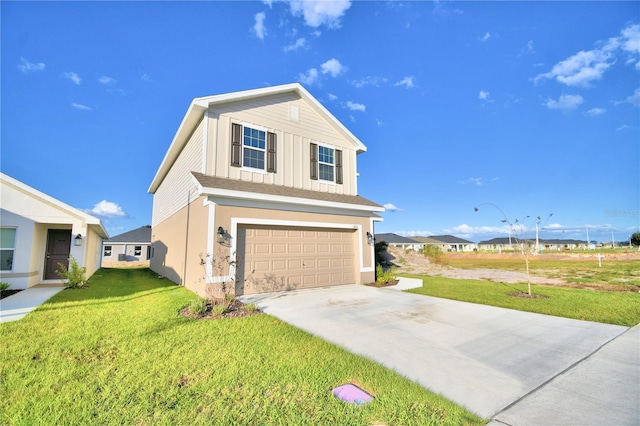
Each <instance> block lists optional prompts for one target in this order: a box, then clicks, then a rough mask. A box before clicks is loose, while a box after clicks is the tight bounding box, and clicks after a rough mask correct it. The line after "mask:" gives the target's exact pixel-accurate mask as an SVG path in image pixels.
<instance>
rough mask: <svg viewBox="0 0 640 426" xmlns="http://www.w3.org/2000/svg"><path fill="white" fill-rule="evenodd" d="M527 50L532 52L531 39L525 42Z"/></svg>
mask: <svg viewBox="0 0 640 426" xmlns="http://www.w3.org/2000/svg"><path fill="white" fill-rule="evenodd" d="M527 51H528V52H533V40H529V41H528V42H527Z"/></svg>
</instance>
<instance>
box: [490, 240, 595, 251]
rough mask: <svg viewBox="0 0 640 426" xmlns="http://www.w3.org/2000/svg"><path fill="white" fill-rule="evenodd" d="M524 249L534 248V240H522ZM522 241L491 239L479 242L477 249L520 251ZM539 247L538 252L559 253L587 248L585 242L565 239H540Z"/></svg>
mask: <svg viewBox="0 0 640 426" xmlns="http://www.w3.org/2000/svg"><path fill="white" fill-rule="evenodd" d="M524 242H525V247H528V248H535V246H536V240H535V239H531V238H528V239H526V240H524ZM521 243H522V240H520V239H517V238H515V237H511V238H493V239H491V240H486V241H480V242H479V243H478V248H479V249H480V250H485V251H503V250H517V251H519V250H522V244H521ZM538 244H539V245H540V251H541V252H544V251H545V250H549V251H561V250H574V249H586V248H588V247H589V245H588V243H587V242H586V241H581V240H567V239H542V238H540V239H539V240H538Z"/></svg>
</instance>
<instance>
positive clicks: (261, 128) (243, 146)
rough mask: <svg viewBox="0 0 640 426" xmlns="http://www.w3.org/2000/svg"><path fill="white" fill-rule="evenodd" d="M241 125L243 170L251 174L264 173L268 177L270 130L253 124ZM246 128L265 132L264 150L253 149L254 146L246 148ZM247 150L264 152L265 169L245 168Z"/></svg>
mask: <svg viewBox="0 0 640 426" xmlns="http://www.w3.org/2000/svg"><path fill="white" fill-rule="evenodd" d="M240 124H241V125H242V145H241V149H242V151H240V158H242V169H243V170H247V171H250V172H255V173H262V174H265V175H266V174H267V144H268V143H269V142H268V138H269V136H268V135H269V129H267V128H266V127H262V126H256V125H253V124H251V123H244V122H242V123H240ZM245 127H248V128H250V129H255V130H258V131H261V132H264V149H260V148H255V147H252V146H246V145H245V144H244V128H245ZM245 148H248V149H253V150H255V151H262V152H264V169H257V168H254V167H250V166H245V165H244V149H245Z"/></svg>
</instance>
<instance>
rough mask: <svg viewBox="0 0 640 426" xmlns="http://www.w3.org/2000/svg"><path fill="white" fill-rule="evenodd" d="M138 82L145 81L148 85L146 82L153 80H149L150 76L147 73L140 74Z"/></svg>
mask: <svg viewBox="0 0 640 426" xmlns="http://www.w3.org/2000/svg"><path fill="white" fill-rule="evenodd" d="M140 80H141V81H146V82H147V83H148V82H151V81H153V80H152V79H151V76H149V74H147V73H144V74H142V75H141V76H140Z"/></svg>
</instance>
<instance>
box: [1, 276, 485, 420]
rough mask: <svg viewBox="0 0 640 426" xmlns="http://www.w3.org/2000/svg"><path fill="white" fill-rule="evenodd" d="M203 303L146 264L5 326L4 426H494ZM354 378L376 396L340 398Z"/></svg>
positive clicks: (288, 334) (270, 321)
mask: <svg viewBox="0 0 640 426" xmlns="http://www.w3.org/2000/svg"><path fill="white" fill-rule="evenodd" d="M194 297H195V295H194V294H193V293H191V292H190V291H188V290H185V289H184V288H182V287H177V286H175V285H174V284H173V283H171V282H169V281H167V280H164V279H159V278H157V277H156V275H155V274H153V273H152V272H150V271H149V270H146V269H138V270H135V269H123V270H122V269H103V270H100V271H98V272H97V273H96V274H95V275H94V276H93V277H92V278H91V280H90V281H89V287H88V288H86V289H79V290H64V291H62V292H60V293H58V294H57V295H56V296H54V298H52V299H51V300H50V301H49V302H47V303H46V304H44V305H43V306H41V307H40V308H39V309H38V310H36V311H34V312H32V313H31V314H29V315H28V316H27V317H25V318H24V319H22V320H20V321H17V322H11V323H3V324H0V336H1V339H2V340H1V346H0V424H25V425H26V424H100V425H105V424H136V425H156V424H171V425H182V424H225V425H226V424H243V425H244V424H255V425H265V424H282V425H285V424H286V425H289V424H340V425H342V424H350V425H351V424H353V425H357V424H362V425H369V424H378V423H379V424H390V425H392V424H402V425H410V424H433V425H436V424H451V425H459V424H469V425H480V424H484V423H485V421H483V420H482V419H480V418H478V417H476V416H474V415H473V414H471V413H470V412H468V411H466V410H465V409H464V408H461V407H459V406H457V405H455V404H453V403H451V402H449V401H448V400H446V399H444V398H442V397H440V396H437V395H435V394H433V393H431V392H429V391H427V390H425V389H424V388H422V387H420V386H419V385H417V384H415V383H413V382H410V381H408V380H406V379H404V378H403V377H401V376H399V375H398V374H396V373H394V372H392V371H390V370H387V369H385V368H383V367H382V366H380V365H378V364H376V363H374V362H371V361H369V360H367V359H365V358H363V357H360V356H356V355H353V354H350V353H349V352H347V351H345V350H343V349H340V348H338V347H336V346H334V345H331V344H329V343H327V342H324V341H323V340H321V339H319V338H316V337H313V336H311V335H310V334H308V333H306V332H303V331H301V330H299V329H297V328H294V327H292V326H289V325H288V324H286V323H284V322H282V321H280V320H278V319H276V318H273V317H270V316H268V315H266V314H261V315H256V316H252V317H246V318H237V319H217V320H197V319H189V318H184V317H181V316H180V315H178V311H179V310H180V308H182V307H183V306H185V305H186V304H187V303H188V302H189V301H190V300H191V299H193V298H194ZM345 383H356V384H358V385H359V386H360V387H362V388H364V389H365V390H367V391H369V392H370V393H372V394H374V395H375V400H374V401H373V402H372V403H370V404H367V405H364V406H356V405H351V404H347V403H344V402H342V401H340V400H338V399H336V398H335V397H334V396H333V395H332V393H331V389H332V388H334V387H336V386H339V385H342V384H345Z"/></svg>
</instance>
